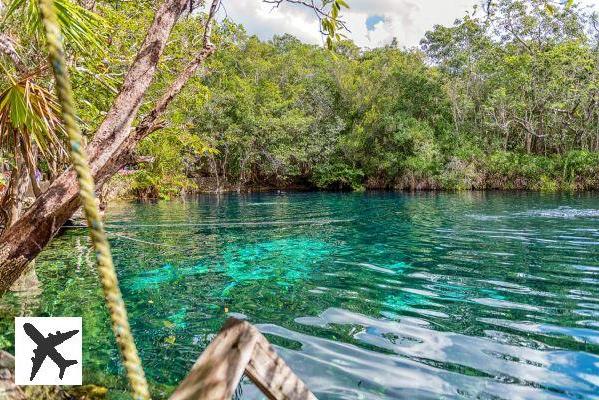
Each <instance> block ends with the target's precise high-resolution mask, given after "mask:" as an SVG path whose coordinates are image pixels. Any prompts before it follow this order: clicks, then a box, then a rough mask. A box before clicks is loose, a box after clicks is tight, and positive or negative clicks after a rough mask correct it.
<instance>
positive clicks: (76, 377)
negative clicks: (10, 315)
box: [15, 317, 83, 385]
mask: <svg viewBox="0 0 599 400" xmlns="http://www.w3.org/2000/svg"><path fill="white" fill-rule="evenodd" d="M82 338H83V332H82V322H81V317H17V318H15V383H16V384H17V385H81V376H82V370H83V368H82V347H83V341H82Z"/></svg>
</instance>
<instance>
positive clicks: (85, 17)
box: [4, 0, 107, 51]
mask: <svg viewBox="0 0 599 400" xmlns="http://www.w3.org/2000/svg"><path fill="white" fill-rule="evenodd" d="M54 7H55V9H56V15H57V17H58V23H59V25H60V30H61V32H62V34H63V36H64V37H65V40H66V41H67V43H68V44H69V45H71V46H74V47H75V48H76V49H77V50H78V51H87V50H89V47H90V46H93V47H95V48H96V49H98V50H103V49H104V47H105V45H104V41H103V40H102V39H103V37H104V33H105V32H106V28H107V23H106V21H105V20H104V19H103V18H102V17H100V16H99V15H98V14H95V13H93V12H91V11H89V10H87V9H85V8H83V7H81V6H79V5H77V4H75V3H73V2H72V1H70V0H54ZM17 11H22V12H21V13H19V14H20V15H22V16H23V18H24V22H25V25H26V27H27V29H28V30H29V31H30V32H31V33H41V32H42V30H43V27H42V21H41V15H40V10H39V7H38V2H37V0H12V1H11V2H10V3H9V4H8V6H7V10H6V14H5V17H4V21H5V22H6V21H7V20H9V19H10V18H11V17H14V16H15V15H16V14H17Z"/></svg>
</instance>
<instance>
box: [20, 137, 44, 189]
mask: <svg viewBox="0 0 599 400" xmlns="http://www.w3.org/2000/svg"><path fill="white" fill-rule="evenodd" d="M21 152H22V153H23V159H24V160H25V165H26V166H27V173H28V174H29V182H31V190H32V191H33V194H34V196H35V198H38V197H40V196H41V195H42V190H41V189H40V186H39V184H38V182H37V178H36V176H35V170H36V162H35V159H36V157H37V154H34V152H33V149H32V148H31V147H30V146H27V144H25V142H24V141H21Z"/></svg>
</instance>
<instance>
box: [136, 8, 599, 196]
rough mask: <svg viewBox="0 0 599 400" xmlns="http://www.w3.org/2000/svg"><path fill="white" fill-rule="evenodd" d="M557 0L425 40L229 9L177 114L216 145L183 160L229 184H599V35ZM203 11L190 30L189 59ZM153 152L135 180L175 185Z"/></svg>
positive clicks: (204, 178)
mask: <svg viewBox="0 0 599 400" xmlns="http://www.w3.org/2000/svg"><path fill="white" fill-rule="evenodd" d="M542 1H543V0H526V1H521V0H501V1H499V2H498V3H497V4H496V5H495V7H494V10H493V12H492V14H491V15H490V16H489V17H488V18H483V19H479V18H476V17H475V16H474V15H471V16H466V17H465V18H463V19H462V20H461V21H458V22H457V23H456V25H454V26H452V27H440V26H438V27H435V28H434V30H432V31H431V32H428V33H427V34H426V37H425V39H424V40H423V42H422V50H423V51H418V50H408V51H406V50H400V49H398V48H397V47H396V46H394V45H389V46H387V47H384V48H380V49H374V50H360V49H359V48H357V47H356V46H355V45H354V44H353V43H351V42H349V41H347V40H339V41H337V42H336V43H335V44H334V46H332V52H330V51H327V50H325V49H322V48H320V47H317V46H311V45H307V44H303V43H301V42H300V41H299V40H297V39H295V38H294V37H292V36H290V35H283V36H278V37H275V38H273V39H272V40H271V41H269V42H262V41H260V40H258V39H257V38H256V37H250V36H248V35H247V34H246V33H245V31H244V29H243V28H242V27H240V26H237V25H234V24H232V23H230V22H228V21H225V22H224V23H223V24H222V25H221V26H219V27H218V29H217V38H216V40H217V41H218V43H219V44H220V45H221V46H223V50H221V51H219V52H218V54H217V55H216V57H215V58H214V59H212V60H211V63H210V70H211V74H210V75H208V76H207V77H206V78H205V79H204V80H203V81H200V80H198V81H194V82H193V83H192V84H191V85H190V87H188V88H187V89H186V91H185V92H184V93H183V94H182V95H181V97H180V98H179V99H178V100H177V104H176V105H175V107H173V111H172V112H171V115H170V117H169V121H170V124H171V127H172V128H174V127H175V126H176V127H177V128H176V129H179V130H180V131H179V132H189V133H190V134H191V135H193V136H196V137H198V138H199V139H200V140H201V141H202V142H204V143H206V144H208V145H209V146H210V147H212V148H214V149H215V150H217V152H213V153H206V154H200V155H198V156H197V157H195V158H190V157H189V156H188V155H182V156H181V159H185V160H187V161H186V162H185V163H177V162H175V161H176V159H177V156H176V154H175V153H173V154H170V155H168V157H166V156H165V159H169V160H171V162H169V163H170V165H172V166H176V167H177V168H178V169H177V171H178V174H177V173H175V170H172V169H167V170H168V171H169V175H170V176H179V177H181V178H183V177H187V178H188V179H190V180H194V181H195V182H203V184H204V186H203V187H200V188H199V189H201V190H218V191H220V190H234V189H238V190H239V189H242V188H244V187H248V186H250V187H251V186H270V187H282V186H283V187H284V186H287V185H290V186H293V185H302V186H308V187H315V188H321V189H335V190H339V189H342V190H362V189H364V188H402V189H438V188H444V189H451V190H466V189H473V188H478V189H484V188H505V189H524V188H527V189H535V190H574V189H575V190H579V189H586V188H589V187H596V186H594V185H597V182H596V181H597V179H596V178H595V176H596V175H597V165H599V164H598V162H597V161H598V160H597V154H598V153H597V151H598V150H599V148H598V146H599V143H598V142H597V140H596V134H595V132H596V129H597V127H598V122H599V116H598V115H597V108H596V107H594V106H593V104H594V101H595V100H594V99H595V97H594V96H595V94H594V93H595V92H596V81H597V77H598V75H597V64H596V63H597V59H598V58H597V46H596V45H593V42H592V39H591V38H590V37H589V36H588V35H587V34H585V29H586V28H585V26H586V25H585V24H587V22H588V16H586V15H585V14H584V12H582V11H580V10H578V9H577V8H576V5H572V6H568V7H559V9H558V10H557V11H556V12H555V13H554V14H552V15H549V14H547V13H546V12H545V11H543V7H544V6H543V3H542ZM193 27H194V22H193V19H192V20H190V21H186V22H185V23H184V24H182V25H181V26H180V28H179V29H180V30H179V31H178V32H176V33H175V35H176V36H175V42H176V43H177V44H178V47H177V48H176V49H172V50H170V51H173V52H174V53H169V54H171V57H173V58H174V59H176V58H177V57H179V55H180V54H182V53H185V52H186V51H188V50H186V48H185V43H189V42H192V41H193V38H194V36H193V35H194V32H195V34H197V29H194V28H193ZM325 28H326V27H325ZM326 30H327V29H325V31H326ZM431 64H432V65H431ZM167 70H168V68H167ZM177 146H178V145H177ZM178 151H183V152H184V150H183V149H182V148H179V150H178ZM160 152H164V153H169V152H170V150H167V149H163V147H162V146H155V147H153V148H152V149H148V154H150V153H151V154H156V155H160ZM153 168H154V167H153V166H149V165H148V166H145V167H143V168H142V170H143V171H140V172H139V175H136V176H137V179H138V180H139V182H138V185H141V186H136V187H143V186H146V187H148V186H152V185H158V184H161V185H162V186H164V185H169V183H168V182H169V180H168V179H162V178H160V177H161V176H163V173H162V172H156V171H154V170H153ZM144 173H147V174H149V176H146V175H144ZM149 177H153V180H151V179H149ZM183 181H184V180H183V179H182V180H180V181H178V182H175V183H174V184H173V185H174V187H175V188H183V187H185V185H183V184H181V183H180V182H183ZM161 190H164V189H161ZM172 192H173V193H174V192H176V190H173V191H172Z"/></svg>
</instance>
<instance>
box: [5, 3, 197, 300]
mask: <svg viewBox="0 0 599 400" xmlns="http://www.w3.org/2000/svg"><path fill="white" fill-rule="evenodd" d="M188 1H189V0H165V1H164V3H162V5H161V6H160V7H159V9H158V10H157V12H156V16H155V18H154V21H153V22H152V25H151V26H150V28H149V29H148V32H147V34H146V37H145V39H144V42H143V44H142V46H141V49H140V51H139V53H138V55H137V57H136V58H135V60H134V62H133V64H132V65H131V67H130V68H129V71H128V72H127V75H126V76H125V79H124V82H123V86H122V88H121V91H120V92H119V94H118V95H117V97H116V99H115V100H114V103H113V106H112V108H111V109H110V111H109V112H108V114H107V116H106V118H105V119H104V121H103V122H102V124H101V125H100V127H99V128H98V130H97V132H96V134H95V135H94V139H93V141H92V142H91V143H90V145H89V146H88V149H87V150H88V154H89V157H90V165H91V169H92V173H93V175H94V179H95V180H96V184H97V185H98V187H101V186H102V185H103V184H104V183H105V182H106V181H107V180H108V179H109V178H110V177H111V176H112V175H114V174H115V173H116V172H117V171H118V170H119V169H120V168H122V167H123V166H124V165H125V163H126V162H127V160H128V159H129V157H130V156H131V153H132V151H133V148H134V146H135V145H136V144H137V142H138V141H139V140H140V139H141V138H142V137H143V134H144V133H145V132H146V131H144V130H143V129H142V130H141V131H140V130H139V129H137V130H134V131H132V130H131V124H132V123H133V119H134V118H135V116H136V114H137V111H138V110H139V107H140V105H141V102H142V99H143V97H144V94H145V93H146V91H147V89H148V87H149V86H150V83H151V82H152V79H153V77H154V74H155V72H156V69H157V65H158V61H159V58H160V55H161V54H162V51H163V50H164V47H165V45H166V42H167V40H168V37H169V35H170V32H171V29H172V28H173V26H174V24H175V22H176V20H177V18H178V17H179V15H180V14H181V12H182V11H183V10H184V8H185V7H186V6H187V4H188ZM77 195H78V185H77V180H76V175H75V172H74V171H73V169H72V168H70V169H68V170H67V171H65V172H63V173H62V174H61V175H60V176H59V177H58V178H57V179H56V180H55V181H54V182H53V183H52V185H50V187H49V188H48V190H47V191H46V192H45V193H44V194H42V195H41V196H40V197H39V198H38V199H37V200H36V202H35V203H34V204H33V205H32V206H31V208H30V209H29V210H28V211H27V213H25V214H24V215H23V217H22V218H20V219H19V220H18V221H17V222H16V223H15V224H14V225H13V226H11V227H10V228H8V229H7V230H6V231H5V232H4V235H3V240H2V243H0V293H3V292H4V291H6V290H7V289H8V288H9V287H10V285H11V284H12V283H13V282H14V281H15V280H16V279H17V278H18V277H19V275H20V274H21V273H22V272H23V270H24V269H25V267H26V266H27V264H28V262H29V261H31V260H33V259H34V258H35V257H36V256H37V254H39V252H40V251H41V250H42V249H43V248H44V247H45V246H46V245H47V244H48V242H49V241H50V240H51V239H52V237H53V236H54V235H55V234H56V232H57V231H58V229H59V228H60V227H61V226H62V225H63V224H64V223H65V222H66V220H67V219H68V218H69V217H70V216H71V215H72V214H73V212H75V210H76V209H77V208H78V207H79V201H78V197H77Z"/></svg>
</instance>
